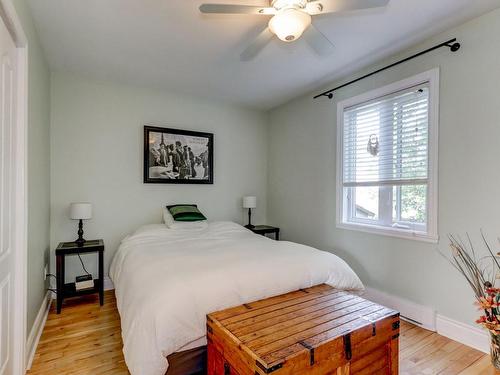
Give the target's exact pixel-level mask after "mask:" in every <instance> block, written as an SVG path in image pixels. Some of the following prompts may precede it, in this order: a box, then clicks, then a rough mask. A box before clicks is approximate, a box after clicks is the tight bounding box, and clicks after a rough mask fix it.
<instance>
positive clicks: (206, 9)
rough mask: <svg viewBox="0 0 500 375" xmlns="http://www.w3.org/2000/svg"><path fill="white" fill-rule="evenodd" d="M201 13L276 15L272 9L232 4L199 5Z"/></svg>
mask: <svg viewBox="0 0 500 375" xmlns="http://www.w3.org/2000/svg"><path fill="white" fill-rule="evenodd" d="M200 12H201V13H224V14H262V15H273V14H275V13H276V9H274V8H265V7H258V6H253V5H234V4H201V5H200Z"/></svg>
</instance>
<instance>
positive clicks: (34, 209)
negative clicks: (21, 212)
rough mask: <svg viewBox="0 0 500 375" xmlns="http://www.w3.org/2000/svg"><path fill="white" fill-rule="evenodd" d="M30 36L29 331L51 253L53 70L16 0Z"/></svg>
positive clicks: (43, 289)
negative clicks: (50, 69)
mask: <svg viewBox="0 0 500 375" xmlns="http://www.w3.org/2000/svg"><path fill="white" fill-rule="evenodd" d="M13 3H14V6H15V9H16V12H17V14H18V16H19V18H20V19H21V23H22V26H23V29H24V32H25V33H26V36H27V38H28V58H29V63H28V65H29V72H28V74H29V77H28V86H29V87H28V90H29V98H28V106H29V107H28V300H27V310H28V311H27V334H29V332H30V330H31V327H32V326H33V322H34V321H35V317H36V315H37V313H38V310H39V309H40V306H41V304H42V300H43V297H44V296H45V293H46V284H45V282H44V275H43V270H44V266H45V264H47V263H48V255H49V220H50V211H49V210H50V205H49V200H50V175H49V174H50V162H49V155H50V151H49V148H50V138H49V129H50V73H49V69H48V66H47V62H46V60H45V57H44V54H43V51H42V49H41V46H40V42H39V39H38V34H37V32H36V29H35V26H34V24H33V20H32V18H31V12H30V10H29V8H28V5H27V4H26V2H25V0H13Z"/></svg>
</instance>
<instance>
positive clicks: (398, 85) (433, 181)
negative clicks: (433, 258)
mask: <svg viewBox="0 0 500 375" xmlns="http://www.w3.org/2000/svg"><path fill="white" fill-rule="evenodd" d="M424 83H428V84H429V129H428V134H429V140H428V142H429V144H428V150H429V157H428V164H429V170H428V182H427V231H426V232H418V231H415V230H412V229H404V228H393V227H385V226H381V225H376V224H373V223H370V220H369V219H368V220H363V219H358V220H356V222H353V221H349V220H348V218H349V212H348V210H349V206H348V205H347V204H345V200H346V199H347V197H346V196H345V195H344V188H343V183H342V182H343V164H344V163H343V157H344V152H343V150H344V144H343V142H344V109H345V108H348V107H352V106H355V105H358V104H361V103H364V102H367V101H370V100H374V99H377V98H380V97H383V96H386V95H390V94H392V93H395V92H397V91H401V90H405V89H407V88H410V87H413V86H417V85H421V84H424ZM438 142H439V68H435V69H431V70H429V71H426V72H423V73H420V74H417V75H415V76H413V77H410V78H407V79H403V80H401V81H398V82H395V83H392V84H389V85H387V86H384V87H381V88H378V89H375V90H371V91H369V92H366V93H364V94H361V95H357V96H355V97H352V98H349V99H346V100H342V101H340V102H338V103H337V174H336V175H337V176H336V177H337V179H336V187H337V192H336V200H337V215H336V216H337V219H336V222H337V228H341V229H349V230H356V231H361V232H368V233H374V234H380V235H385V236H391V237H397V238H405V239H413V240H418V241H425V242H431V243H437V242H438V240H439V236H438Z"/></svg>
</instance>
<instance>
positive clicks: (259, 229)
mask: <svg viewBox="0 0 500 375" xmlns="http://www.w3.org/2000/svg"><path fill="white" fill-rule="evenodd" d="M247 229H250V230H251V231H252V232H254V233H256V234H261V235H263V236H265V235H266V234H268V233H271V234H274V239H275V240H276V241H279V240H280V228H277V227H272V226H270V225H256V226H254V227H253V228H247Z"/></svg>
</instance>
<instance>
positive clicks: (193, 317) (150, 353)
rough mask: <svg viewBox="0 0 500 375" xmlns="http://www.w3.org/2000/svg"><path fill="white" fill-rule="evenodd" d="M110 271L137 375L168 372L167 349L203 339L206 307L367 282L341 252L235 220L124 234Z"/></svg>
mask: <svg viewBox="0 0 500 375" xmlns="http://www.w3.org/2000/svg"><path fill="white" fill-rule="evenodd" d="M110 276H111V279H112V280H113V283H114V285H115V292H116V298H117V304H118V310H119V312H120V316H121V325H122V336H123V343H124V347H123V352H124V355H125V361H126V363H127V366H128V368H129V370H130V373H131V374H132V375H164V374H165V372H166V371H167V368H168V363H167V360H166V357H167V356H168V355H169V354H171V353H174V352H177V351H180V350H186V349H190V348H193V347H196V346H201V345H205V344H206V339H205V334H206V322H205V316H206V314H207V313H210V312H213V311H217V310H221V309H225V308H227V307H231V306H236V305H240V304H243V303H246V302H252V301H255V300H258V299H262V298H267V297H270V296H273V295H278V294H282V293H287V292H290V291H293V290H297V289H300V288H306V287H310V286H314V285H317V284H321V283H327V284H330V285H332V286H334V287H337V288H340V289H347V290H360V289H362V288H363V285H362V284H361V281H360V280H359V278H358V277H357V276H356V274H355V273H354V272H353V271H352V269H351V268H350V267H349V266H348V265H347V263H345V262H344V261H343V260H342V259H340V258H338V257H337V256H335V255H333V254H331V253H328V252H324V251H320V250H316V249H313V248H311V247H308V246H304V245H299V244H296V243H293V242H286V241H274V240H271V239H268V238H266V237H263V236H260V235H256V234H253V233H252V232H250V231H249V230H247V229H245V228H244V227H242V226H240V225H238V224H235V223H231V222H214V223H210V224H209V225H208V227H207V228H205V229H202V230H172V229H168V228H167V227H166V226H165V225H162V224H161V225H160V224H157V225H148V226H144V227H142V228H140V229H139V230H138V231H136V232H135V233H134V234H133V235H131V236H129V237H127V238H125V239H124V240H123V241H122V244H121V246H120V248H119V249H118V251H117V253H116V255H115V257H114V259H113V262H112V264H111V269H110Z"/></svg>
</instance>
